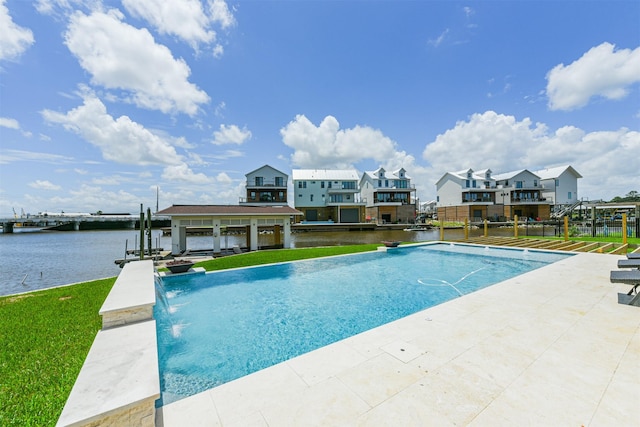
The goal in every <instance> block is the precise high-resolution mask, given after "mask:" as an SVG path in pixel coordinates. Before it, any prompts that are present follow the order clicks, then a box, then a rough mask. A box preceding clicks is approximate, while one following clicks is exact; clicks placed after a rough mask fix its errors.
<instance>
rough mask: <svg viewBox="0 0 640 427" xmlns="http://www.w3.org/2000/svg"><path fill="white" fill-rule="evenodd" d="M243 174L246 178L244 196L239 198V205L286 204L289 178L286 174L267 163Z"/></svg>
mask: <svg viewBox="0 0 640 427" xmlns="http://www.w3.org/2000/svg"><path fill="white" fill-rule="evenodd" d="M245 176H246V178H247V181H246V184H245V187H246V197H241V198H240V205H245V206H249V205H250V206H285V205H287V181H288V180H289V176H288V175H287V174H285V173H283V172H280V171H279V170H277V169H275V168H273V167H271V166H269V165H264V166H262V167H260V168H258V169H256V170H254V171H251V172H249V173H247V174H246V175H245Z"/></svg>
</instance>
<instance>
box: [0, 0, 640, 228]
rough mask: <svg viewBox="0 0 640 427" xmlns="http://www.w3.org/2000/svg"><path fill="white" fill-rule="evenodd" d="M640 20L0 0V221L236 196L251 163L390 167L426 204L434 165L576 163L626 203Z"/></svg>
mask: <svg viewBox="0 0 640 427" xmlns="http://www.w3.org/2000/svg"><path fill="white" fill-rule="evenodd" d="M639 23H640V2H638V1H635V0H634V1H616V0H613V1H573V0H572V1H466V2H458V1H417V0H416V1H402V0H400V1H385V0H378V1H364V0H358V1H355V0H353V1H342V0H333V1H308V0H300V1H291V0H279V1H269V0H260V1H258V0H252V1H245V0H240V1H226V2H225V1H224V0H202V1H199V0H181V1H179V0H172V1H170V2H169V1H165V0H122V1H111V0H103V1H100V0H33V1H27V0H0V217H10V216H13V211H14V210H15V211H16V213H17V214H18V215H22V213H23V212H24V213H25V214H27V213H28V214H37V213H39V212H56V213H59V212H67V213H69V212H87V213H95V212H98V211H102V212H109V213H116V212H117V213H132V214H136V213H138V212H140V205H143V206H144V209H145V211H146V208H147V207H150V208H152V210H154V211H155V208H156V206H158V207H159V208H160V209H163V208H166V207H168V206H171V205H173V204H225V205H226V204H237V203H238V202H239V198H240V197H242V196H244V185H245V180H246V177H245V174H247V173H249V172H251V171H253V170H255V169H257V168H259V167H261V166H263V165H266V164H268V165H270V166H272V167H274V168H276V169H278V170H280V171H282V172H284V173H286V174H288V175H289V179H291V175H292V173H291V171H292V170H293V169H346V168H354V169H356V170H358V171H359V172H360V174H362V172H364V171H372V170H376V169H377V168H378V167H380V166H382V167H384V168H385V169H386V170H396V169H399V168H404V169H405V170H406V171H407V175H409V176H410V177H411V179H412V183H413V184H415V187H416V196H417V197H418V199H419V200H420V201H421V202H426V201H428V200H434V199H435V198H436V186H435V183H436V182H437V181H438V179H439V178H440V177H442V176H443V175H444V174H445V173H446V172H452V171H459V170H466V169H468V168H472V169H475V170H481V169H487V168H490V169H491V170H492V171H493V172H494V173H495V174H498V173H505V172H510V171H516V170H521V169H528V170H530V171H535V170H539V169H543V168H546V167H554V166H559V165H571V166H573V168H574V169H576V170H577V171H578V172H579V173H580V174H581V175H582V176H583V178H582V179H580V180H579V181H578V197H580V198H584V199H585V200H597V199H604V200H610V199H612V198H613V197H615V196H624V195H625V194H627V193H629V192H630V191H640V24H639ZM292 194H293V192H292V191H291V192H290V195H289V196H290V199H292V197H291V196H292ZM290 204H293V202H292V201H290Z"/></svg>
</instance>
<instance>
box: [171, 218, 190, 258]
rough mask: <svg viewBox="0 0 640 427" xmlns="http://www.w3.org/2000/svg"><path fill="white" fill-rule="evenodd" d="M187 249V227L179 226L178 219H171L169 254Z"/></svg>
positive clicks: (175, 253) (177, 253)
mask: <svg viewBox="0 0 640 427" xmlns="http://www.w3.org/2000/svg"><path fill="white" fill-rule="evenodd" d="M185 250H187V227H180V226H179V225H178V220H175V221H174V220H172V221H171V255H180V253H181V252H184V251H185Z"/></svg>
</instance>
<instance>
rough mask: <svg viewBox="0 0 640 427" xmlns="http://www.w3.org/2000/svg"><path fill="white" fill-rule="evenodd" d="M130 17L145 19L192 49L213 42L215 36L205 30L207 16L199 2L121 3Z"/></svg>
mask: <svg viewBox="0 0 640 427" xmlns="http://www.w3.org/2000/svg"><path fill="white" fill-rule="evenodd" d="M122 4H123V6H124V7H125V8H126V10H127V11H128V12H129V13H131V14H132V15H134V16H136V17H138V18H142V19H145V20H146V21H147V22H149V23H150V24H151V25H153V26H154V27H155V28H156V29H157V30H158V32H160V33H161V34H172V35H176V36H178V37H179V38H181V39H183V40H184V41H186V42H187V43H189V44H190V45H191V46H192V47H194V48H196V47H197V45H198V44H199V43H205V44H207V43H210V42H212V41H215V39H216V33H215V31H213V30H211V29H210V28H208V27H209V23H210V20H209V17H208V16H207V15H206V14H205V13H204V10H203V9H202V3H200V1H199V0H183V1H165V0H123V2H122Z"/></svg>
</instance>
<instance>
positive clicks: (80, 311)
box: [0, 277, 116, 426]
mask: <svg viewBox="0 0 640 427" xmlns="http://www.w3.org/2000/svg"><path fill="white" fill-rule="evenodd" d="M115 280H116V278H115V277H114V278H110V279H101V280H95V281H91V282H84V283H79V284H75V285H72V286H65V287H60V288H53V289H47V290H43V291H36V292H31V293H27V294H21V295H13V296H7V297H0V343H2V345H0V425H1V426H49V425H51V426H52V425H55V423H56V421H57V420H58V418H59V417H60V413H61V412H62V408H63V407H64V404H65V402H66V400H67V397H68V396H69V393H70V392H71V388H72V387H73V384H74V383H75V380H76V378H77V376H78V373H79V372H80V368H82V364H83V363H84V360H85V358H86V356H87V353H88V352H89V349H90V348H91V344H92V343H93V340H94V338H95V336H96V333H97V332H98V330H100V328H101V326H102V323H101V319H100V316H99V315H98V310H100V307H101V306H102V303H103V302H104V300H105V298H106V297H107V294H108V293H109V291H110V290H111V287H112V286H113V284H114V283H115Z"/></svg>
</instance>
